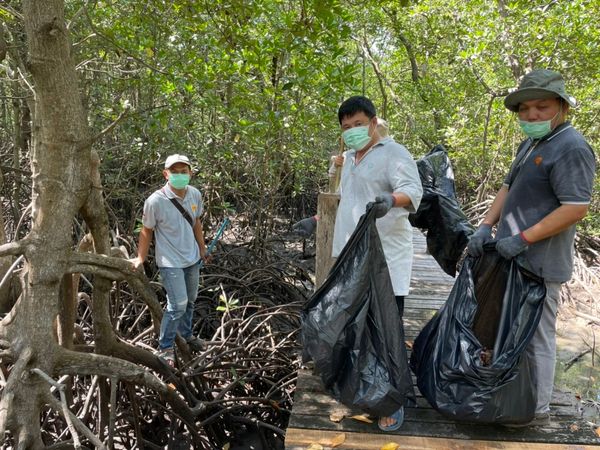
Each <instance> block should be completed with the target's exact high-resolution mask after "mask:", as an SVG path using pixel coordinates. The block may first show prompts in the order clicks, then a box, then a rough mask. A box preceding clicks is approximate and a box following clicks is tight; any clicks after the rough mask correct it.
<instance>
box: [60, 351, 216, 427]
mask: <svg viewBox="0 0 600 450" xmlns="http://www.w3.org/2000/svg"><path fill="white" fill-rule="evenodd" d="M55 371H56V374H70V375H79V376H81V375H100V376H104V377H107V378H115V377H117V378H119V379H120V380H123V381H128V382H130V383H135V384H140V385H144V386H146V387H149V388H151V389H153V390H155V391H156V392H157V393H159V394H160V395H161V396H162V397H163V398H164V399H165V400H166V401H167V402H169V403H170V404H171V406H172V408H173V410H174V411H175V412H176V413H177V414H178V415H179V416H180V417H181V418H182V420H183V421H184V422H186V425H187V426H188V427H190V431H191V432H198V430H197V428H196V426H195V424H194V420H195V417H196V416H197V415H198V414H200V413H203V412H204V410H205V405H204V403H203V402H198V404H197V405H195V406H194V407H193V408H191V407H190V406H189V405H188V404H187V403H185V401H184V400H183V399H182V398H181V395H180V393H179V392H178V391H177V390H176V389H174V388H173V386H172V385H168V384H166V383H163V382H162V381H161V380H159V379H158V378H157V377H156V376H155V375H153V374H151V373H150V372H149V371H148V370H146V369H145V368H143V367H139V366H138V365H136V364H134V363H131V362H128V361H124V360H122V359H118V358H114V357H111V356H105V355H97V354H90V353H77V352H74V351H70V350H66V349H62V348H61V349H60V350H59V356H58V358H57V363H56V366H55Z"/></svg>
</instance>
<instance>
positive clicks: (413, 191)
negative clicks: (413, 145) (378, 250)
mask: <svg viewBox="0 0 600 450" xmlns="http://www.w3.org/2000/svg"><path fill="white" fill-rule="evenodd" d="M355 154H356V152H355V151H354V150H351V151H348V152H347V153H346V158H345V159H344V165H343V166H342V174H341V180H340V204H339V206H338V210H337V216H336V220H335V231H334V234H333V250H332V256H334V257H337V256H338V255H339V254H340V253H341V251H342V249H343V248H344V246H345V245H346V242H348V238H349V237H350V236H351V235H352V233H353V232H354V229H355V228H356V225H357V224H358V221H359V219H360V217H361V216H362V215H363V214H364V213H365V208H366V205H367V203H369V202H373V201H375V197H377V196H378V195H381V194H382V193H385V192H389V193H392V192H394V193H398V192H401V193H403V194H405V195H407V196H408V197H409V198H410V200H411V206H410V207H406V208H402V207H396V208H392V209H391V210H390V211H389V212H388V213H387V214H386V215H385V216H384V217H382V218H380V219H377V222H376V224H377V231H378V232H379V237H380V239H381V244H382V246H383V252H384V253H385V259H386V262H387V265H388V270H389V272H390V277H391V279H392V285H393V286H394V294H395V295H407V294H408V288H409V286H410V274H411V270H412V259H413V248H412V227H411V225H410V222H409V221H408V214H409V213H411V212H415V211H416V210H417V208H418V207H419V203H420V202H421V197H422V195H423V188H422V186H421V179H420V177H419V172H418V170H417V165H416V163H415V161H414V160H413V158H412V156H411V154H410V153H409V152H408V150H407V149H406V148H405V147H404V146H402V145H400V144H398V143H396V142H395V141H394V140H393V139H392V138H391V137H386V138H383V139H382V140H380V141H379V142H378V143H377V144H375V145H374V146H373V147H372V148H371V149H369V150H368V152H367V153H366V154H365V155H364V156H363V158H362V159H361V160H360V162H359V163H358V164H356V162H355Z"/></svg>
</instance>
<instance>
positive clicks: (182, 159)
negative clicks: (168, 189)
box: [165, 153, 192, 169]
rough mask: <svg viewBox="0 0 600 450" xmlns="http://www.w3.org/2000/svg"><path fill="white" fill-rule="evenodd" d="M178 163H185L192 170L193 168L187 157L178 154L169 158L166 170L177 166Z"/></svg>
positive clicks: (166, 162)
mask: <svg viewBox="0 0 600 450" xmlns="http://www.w3.org/2000/svg"><path fill="white" fill-rule="evenodd" d="M177 163H184V164H187V165H188V166H190V168H191V167H192V164H191V163H190V159H189V158H188V157H187V156H185V155H178V154H177V153H176V154H174V155H171V156H169V157H168V158H167V160H166V161H165V169H168V168H170V167H171V166H172V165H173V164H177Z"/></svg>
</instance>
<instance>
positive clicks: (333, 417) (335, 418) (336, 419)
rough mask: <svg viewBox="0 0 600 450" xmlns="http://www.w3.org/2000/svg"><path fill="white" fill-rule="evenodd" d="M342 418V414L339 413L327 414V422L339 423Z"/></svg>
mask: <svg viewBox="0 0 600 450" xmlns="http://www.w3.org/2000/svg"><path fill="white" fill-rule="evenodd" d="M344 417H345V416H344V413H343V412H341V411H334V412H332V413H331V414H329V420H331V421H332V422H335V423H338V422H341V421H342V419H343V418H344Z"/></svg>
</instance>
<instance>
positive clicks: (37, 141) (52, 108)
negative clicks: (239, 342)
mask: <svg viewBox="0 0 600 450" xmlns="http://www.w3.org/2000/svg"><path fill="white" fill-rule="evenodd" d="M22 5H23V17H24V24H25V31H26V34H27V45H28V61H27V67H28V69H29V71H30V72H31V75H32V78H33V83H32V85H34V86H35V104H32V105H31V108H30V110H31V111H32V127H31V131H32V133H31V145H32V151H31V169H32V227H31V231H30V233H29V234H28V235H27V236H26V237H25V238H23V239H22V240H20V241H16V242H11V243H6V244H4V245H2V244H1V243H0V258H2V257H7V256H17V255H24V256H25V261H26V264H25V270H24V273H25V274H26V275H25V282H24V286H23V292H22V295H21V297H20V298H19V300H18V301H17V303H16V304H15V306H14V307H13V308H12V310H11V311H10V313H9V314H8V315H7V316H5V317H4V319H2V321H1V322H0V364H2V365H3V366H4V367H3V368H5V369H6V368H7V367H8V366H7V363H8V364H11V363H12V367H11V369H10V373H9V375H8V377H7V381H6V384H5V386H4V389H3V390H2V399H1V400H0V435H1V436H4V432H5V431H9V432H11V434H12V437H13V439H14V441H15V444H16V448H19V449H21V448H23V449H38V448H44V447H45V443H44V442H43V441H42V437H41V430H40V417H41V412H42V409H45V408H47V406H50V407H51V408H54V409H57V407H58V409H59V413H61V414H63V413H64V411H63V407H62V406H60V403H59V402H58V401H57V400H56V398H55V397H54V396H53V395H51V394H50V387H51V386H50V384H49V382H53V381H52V380H49V379H48V380H47V379H46V378H45V376H46V375H48V376H50V377H51V378H58V377H60V376H61V375H64V374H66V375H75V374H78V375H98V376H99V378H98V379H99V380H103V378H100V377H104V379H106V378H110V379H111V383H114V386H116V385H117V383H118V382H119V381H125V382H130V383H137V384H142V385H144V386H147V387H149V388H151V389H153V390H155V391H156V392H157V393H158V394H159V395H160V396H161V397H162V398H163V399H164V400H166V401H167V402H168V403H169V404H170V408H171V410H172V411H173V415H174V416H175V417H177V418H178V420H180V421H181V422H182V423H185V425H186V427H187V428H188V430H189V431H190V432H191V435H192V439H193V440H194V442H195V445H197V446H198V447H199V446H200V443H199V442H200V441H199V436H200V434H199V432H198V430H197V429H196V426H195V424H194V422H195V418H196V416H198V415H199V414H200V412H202V411H203V410H204V409H203V406H202V404H201V402H198V401H197V399H195V398H194V397H193V395H192V394H191V393H190V391H189V389H187V388H186V383H185V380H184V379H182V378H179V377H175V376H174V373H173V372H172V371H171V369H169V367H168V366H167V365H166V364H165V363H161V362H160V360H159V359H158V358H156V357H155V356H153V355H152V354H150V353H149V352H147V351H145V350H142V349H140V348H136V347H134V346H132V345H129V344H127V343H124V342H121V341H120V340H119V339H118V337H117V336H116V334H115V332H114V329H113V328H112V323H111V320H110V313H109V299H110V289H111V284H112V280H127V281H128V282H129V284H130V286H132V287H133V288H134V289H135V290H136V291H137V292H138V293H139V294H140V295H141V297H142V298H143V299H144V300H145V301H146V304H147V305H148V307H149V309H150V311H151V314H152V318H153V320H154V324H155V329H157V327H158V323H159V322H160V317H161V314H162V312H161V308H160V305H159V303H158V301H157V299H156V296H155V294H154V292H153V290H152V289H151V288H150V287H149V284H148V282H147V281H148V280H147V279H146V278H145V276H144V275H143V273H140V272H137V271H134V270H133V268H132V266H131V264H130V263H129V262H127V261H123V260H122V259H120V258H111V257H109V256H108V255H109V254H110V246H109V226H108V218H107V215H106V209H105V205H104V200H103V198H102V186H101V182H100V172H99V162H100V160H99V158H98V156H97V155H96V154H95V153H94V152H92V151H91V143H92V141H93V139H92V138H91V132H90V129H89V127H88V124H87V121H86V114H85V111H84V108H83V106H82V103H81V100H80V95H79V89H78V80H77V75H76V72H75V65H74V62H73V60H72V58H71V46H70V43H69V39H68V30H67V28H66V26H65V20H64V4H63V1H62V0H24V1H23V2H22ZM78 213H81V215H82V216H83V217H84V219H85V221H86V223H87V225H88V226H89V228H90V231H91V235H92V236H93V244H94V245H93V247H94V250H95V252H96V253H99V254H101V255H98V256H97V255H94V254H90V253H85V252H81V251H80V252H75V251H74V250H73V242H72V240H73V234H72V224H73V221H74V218H75V216H76V214H78ZM84 271H86V272H91V273H93V274H94V286H93V297H92V298H93V301H92V317H93V320H94V323H93V327H94V343H95V348H94V349H95V352H96V353H97V354H89V353H83V352H76V351H74V350H71V348H72V335H73V333H72V332H73V321H74V320H75V312H76V303H75V290H74V289H76V288H77V286H76V283H75V282H74V281H73V280H74V279H75V280H76V279H77V277H73V276H72V274H76V273H79V272H84ZM183 350H185V348H184V349H183ZM182 355H183V356H184V357H185V356H186V352H185V351H183V352H182ZM187 355H188V357H189V353H188V354H187ZM115 357H116V358H115ZM138 364H142V365H143V366H138ZM147 367H150V368H152V369H153V370H155V371H156V372H159V373H162V374H163V375H164V376H165V377H170V378H169V379H170V380H171V381H170V382H171V383H172V384H170V385H167V384H165V383H164V382H162V381H161V380H159V379H158V378H157V377H156V376H154V375H152V374H150V373H149V372H148V370H147ZM34 369H39V370H41V371H42V372H43V373H41V372H39V370H36V371H34ZM7 370H8V369H7ZM99 384H102V383H99ZM67 385H68V384H67ZM101 391H102V390H101ZM109 394H110V392H104V393H102V392H101V393H100V395H99V398H100V404H99V405H98V410H99V411H102V412H103V414H102V415H101V416H102V420H103V423H102V425H103V426H102V428H103V429H102V430H97V431H96V432H97V433H98V434H102V435H104V433H105V432H106V431H108V433H109V434H108V436H110V437H109V440H110V439H111V437H112V435H111V434H110V433H111V431H112V430H111V429H110V426H111V425H112V426H114V417H113V418H112V419H111V418H110V417H108V414H107V411H110V412H111V414H110V416H111V417H112V416H113V415H112V412H113V411H114V408H115V407H116V405H114V404H112V405H110V409H109V402H110V401H111V397H112V396H110V395H109ZM113 401H114V399H113ZM190 403H192V404H194V408H191V407H190V406H189V404H190ZM67 414H68V413H67ZM104 416H107V417H106V418H107V419H109V421H110V423H107V422H105V421H104ZM71 422H72V423H74V424H75V425H74V426H75V427H76V428H77V427H79V428H80V431H81V432H82V433H83V434H85V435H86V437H87V438H88V440H90V442H92V443H93V444H94V445H95V446H96V447H97V448H104V446H103V443H102V442H101V441H100V440H99V439H98V438H97V437H95V436H94V434H93V433H92V432H90V430H89V429H87V428H86V426H85V424H84V423H83V422H81V421H80V420H79V419H78V418H77V417H71ZM105 425H106V426H109V429H108V430H105V429H104V426H105ZM70 431H72V430H71V428H70ZM72 436H73V437H74V432H73V433H72Z"/></svg>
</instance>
